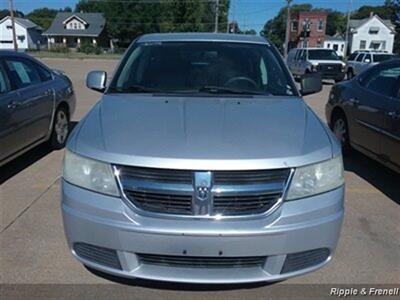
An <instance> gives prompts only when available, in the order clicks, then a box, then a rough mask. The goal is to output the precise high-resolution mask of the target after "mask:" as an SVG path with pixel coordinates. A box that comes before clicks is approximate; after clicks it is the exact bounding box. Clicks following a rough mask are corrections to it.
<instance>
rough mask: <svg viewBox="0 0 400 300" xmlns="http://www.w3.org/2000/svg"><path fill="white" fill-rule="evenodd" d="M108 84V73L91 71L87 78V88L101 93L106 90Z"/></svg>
mask: <svg viewBox="0 0 400 300" xmlns="http://www.w3.org/2000/svg"><path fill="white" fill-rule="evenodd" d="M106 82H107V73H106V72H104V71H91V72H89V74H88V75H87V77H86V86H87V87H88V88H89V89H92V90H94V91H97V92H100V93H103V92H104V91H105V90H106Z"/></svg>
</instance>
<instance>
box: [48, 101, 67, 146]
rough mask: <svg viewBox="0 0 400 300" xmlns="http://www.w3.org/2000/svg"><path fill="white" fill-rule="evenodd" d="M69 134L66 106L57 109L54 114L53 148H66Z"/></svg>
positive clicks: (51, 141)
mask: <svg viewBox="0 0 400 300" xmlns="http://www.w3.org/2000/svg"><path fill="white" fill-rule="evenodd" d="M68 134H69V116H68V113H67V110H66V108H65V107H63V106H61V107H59V108H58V109H57V111H56V113H55V116H54V124H53V130H52V132H51V137H50V146H51V147H52V148H53V149H61V148H64V146H65V143H66V142H67V137H68Z"/></svg>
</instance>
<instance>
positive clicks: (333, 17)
mask: <svg viewBox="0 0 400 300" xmlns="http://www.w3.org/2000/svg"><path fill="white" fill-rule="evenodd" d="M327 12H328V17H327V19H326V34H327V35H334V34H335V33H342V34H344V33H345V32H346V23H347V19H346V14H344V13H341V12H340V11H331V10H327Z"/></svg>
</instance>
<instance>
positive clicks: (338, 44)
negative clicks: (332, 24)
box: [324, 33, 345, 56]
mask: <svg viewBox="0 0 400 300" xmlns="http://www.w3.org/2000/svg"><path fill="white" fill-rule="evenodd" d="M344 45H345V40H344V37H343V35H341V34H339V33H336V34H335V35H332V36H329V35H326V36H325V40H324V48H326V49H333V50H335V51H336V53H337V54H338V55H339V56H344Z"/></svg>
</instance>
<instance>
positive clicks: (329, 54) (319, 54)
mask: <svg viewBox="0 0 400 300" xmlns="http://www.w3.org/2000/svg"><path fill="white" fill-rule="evenodd" d="M308 59H311V60H340V58H339V56H338V55H337V54H336V52H335V51H333V50H308Z"/></svg>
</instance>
